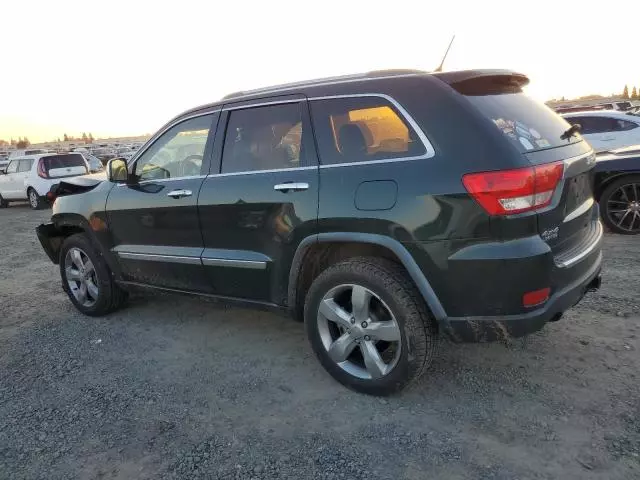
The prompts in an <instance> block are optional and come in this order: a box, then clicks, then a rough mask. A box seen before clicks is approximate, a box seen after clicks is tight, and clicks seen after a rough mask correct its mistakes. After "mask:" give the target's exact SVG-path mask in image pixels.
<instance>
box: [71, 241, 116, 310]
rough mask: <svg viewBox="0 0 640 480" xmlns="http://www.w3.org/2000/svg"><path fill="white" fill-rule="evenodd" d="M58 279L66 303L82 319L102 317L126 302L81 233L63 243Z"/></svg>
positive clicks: (92, 247) (101, 260)
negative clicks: (83, 317) (89, 316)
mask: <svg viewBox="0 0 640 480" xmlns="http://www.w3.org/2000/svg"><path fill="white" fill-rule="evenodd" d="M60 276H61V277H62V287H63V288H64V291H65V292H66V293H67V295H68V296H69V299H70V300H71V302H72V303H73V304H74V305H75V307H76V308H77V309H78V310H80V311H81V312H82V313H84V314H85V315H91V316H100V315H105V314H107V313H109V312H112V311H113V310H116V309H117V308H119V307H120V306H121V305H122V304H123V303H124V302H125V300H126V298H127V295H126V292H125V291H124V290H122V289H121V288H120V287H118V285H116V283H115V282H114V281H113V276H112V275H111V270H110V269H109V266H108V265H107V262H106V261H105V260H104V257H103V256H102V255H100V254H99V252H98V251H97V250H96V248H95V247H94V246H93V244H92V243H91V241H90V240H89V238H88V237H87V236H86V235H84V234H82V233H78V234H75V235H71V236H70V237H68V238H67V239H66V240H65V241H64V242H63V244H62V248H61V249H60Z"/></svg>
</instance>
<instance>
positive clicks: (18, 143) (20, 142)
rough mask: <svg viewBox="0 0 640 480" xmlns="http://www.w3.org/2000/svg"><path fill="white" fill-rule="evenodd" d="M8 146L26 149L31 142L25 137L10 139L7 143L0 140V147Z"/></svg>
mask: <svg viewBox="0 0 640 480" xmlns="http://www.w3.org/2000/svg"><path fill="white" fill-rule="evenodd" d="M9 145H11V146H12V147H16V148H27V147H28V146H29V145H31V142H30V141H29V139H28V138H27V137H18V139H17V140H15V139H13V138H12V139H11V140H9V141H8V142H7V141H6V140H2V139H1V138H0V147H2V146H9Z"/></svg>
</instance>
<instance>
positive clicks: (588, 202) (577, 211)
mask: <svg viewBox="0 0 640 480" xmlns="http://www.w3.org/2000/svg"><path fill="white" fill-rule="evenodd" d="M593 202H594V200H593V197H589V198H587V199H586V200H585V201H584V202H582V205H580V206H579V207H578V208H576V209H575V210H574V211H573V212H571V213H570V214H569V215H567V216H566V217H564V220H563V223H567V222H570V221H571V220H573V219H575V218H578V217H579V216H580V215H582V214H583V213H585V212H588V211H589V209H590V208H591V207H592V206H593Z"/></svg>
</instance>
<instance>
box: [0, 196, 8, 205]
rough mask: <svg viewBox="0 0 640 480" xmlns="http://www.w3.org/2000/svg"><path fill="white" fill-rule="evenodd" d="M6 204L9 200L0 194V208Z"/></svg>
mask: <svg viewBox="0 0 640 480" xmlns="http://www.w3.org/2000/svg"><path fill="white" fill-rule="evenodd" d="M8 206H9V202H8V201H7V200H5V199H4V198H2V195H0V208H7V207H8Z"/></svg>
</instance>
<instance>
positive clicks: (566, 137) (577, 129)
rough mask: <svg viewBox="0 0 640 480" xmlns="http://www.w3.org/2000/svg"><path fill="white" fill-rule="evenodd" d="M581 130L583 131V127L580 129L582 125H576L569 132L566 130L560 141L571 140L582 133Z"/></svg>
mask: <svg viewBox="0 0 640 480" xmlns="http://www.w3.org/2000/svg"><path fill="white" fill-rule="evenodd" d="M580 130H582V127H580V124H579V123H574V124H573V125H571V126H570V127H569V128H568V129H567V130H565V132H564V133H563V134H562V135H560V140H569V139H570V138H571V137H573V136H574V135H575V134H577V133H580Z"/></svg>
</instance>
